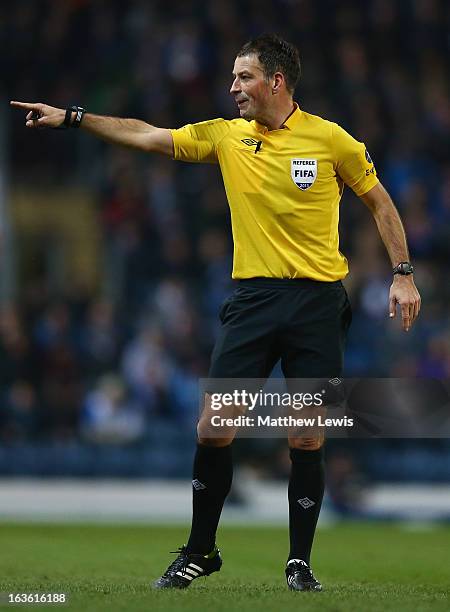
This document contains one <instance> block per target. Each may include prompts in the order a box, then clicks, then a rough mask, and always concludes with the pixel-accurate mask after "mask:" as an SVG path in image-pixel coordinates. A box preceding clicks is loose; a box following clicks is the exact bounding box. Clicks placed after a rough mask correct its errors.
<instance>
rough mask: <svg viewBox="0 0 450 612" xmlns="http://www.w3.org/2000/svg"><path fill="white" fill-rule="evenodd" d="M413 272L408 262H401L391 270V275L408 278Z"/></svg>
mask: <svg viewBox="0 0 450 612" xmlns="http://www.w3.org/2000/svg"><path fill="white" fill-rule="evenodd" d="M413 272H414V268H413V267H412V265H411V264H410V262H409V261H401V262H400V263H399V264H398V265H397V266H395V268H393V269H392V274H400V275H401V276H408V275H409V274H412V273H413Z"/></svg>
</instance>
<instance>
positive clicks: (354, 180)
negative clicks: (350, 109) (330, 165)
mask: <svg viewBox="0 0 450 612" xmlns="http://www.w3.org/2000/svg"><path fill="white" fill-rule="evenodd" d="M332 139H333V151H334V161H335V167H336V172H337V174H338V175H339V176H340V177H341V179H342V180H343V181H344V183H345V184H346V185H348V186H349V187H350V188H351V189H353V191H354V192H355V194H356V195H357V196H361V195H364V194H365V193H367V192H368V191H369V190H370V189H372V187H375V185H376V184H377V183H378V178H377V173H376V170H375V167H374V165H373V161H372V159H371V157H370V155H369V153H368V152H367V149H366V147H365V145H364V144H363V143H362V142H358V141H357V140H355V139H354V138H353V137H352V136H350V134H348V133H347V132H346V131H345V130H344V129H342V128H341V127H340V126H339V125H337V124H336V123H333V124H332Z"/></svg>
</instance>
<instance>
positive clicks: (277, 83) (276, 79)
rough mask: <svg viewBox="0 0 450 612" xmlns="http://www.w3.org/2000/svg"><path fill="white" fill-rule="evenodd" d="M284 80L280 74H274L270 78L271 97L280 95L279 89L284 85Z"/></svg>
mask: <svg viewBox="0 0 450 612" xmlns="http://www.w3.org/2000/svg"><path fill="white" fill-rule="evenodd" d="M285 84H286V83H285V80H284V76H283V73H282V72H275V74H274V75H273V77H272V95H275V94H277V93H280V91H281V89H282V88H283V86H284V85H285Z"/></svg>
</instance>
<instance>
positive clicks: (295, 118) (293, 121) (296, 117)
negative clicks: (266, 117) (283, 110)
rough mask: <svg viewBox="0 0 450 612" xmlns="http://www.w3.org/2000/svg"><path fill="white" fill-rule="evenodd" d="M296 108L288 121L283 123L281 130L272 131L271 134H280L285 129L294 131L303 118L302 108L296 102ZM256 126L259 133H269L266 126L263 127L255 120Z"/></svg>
mask: <svg viewBox="0 0 450 612" xmlns="http://www.w3.org/2000/svg"><path fill="white" fill-rule="evenodd" d="M294 107H295V108H294V110H293V111H292V113H291V114H290V115H289V116H288V118H287V119H286V121H285V122H284V123H283V125H282V127H281V128H279V129H278V130H271V132H279V131H281V130H283V129H287V130H293V129H294V128H295V126H296V125H297V124H298V122H299V121H300V118H301V116H302V111H301V110H300V107H299V105H298V104H297V102H294ZM254 124H255V128H256V130H257V131H258V132H262V133H268V132H269V130H268V129H267V127H266V126H265V125H262V123H258V121H256V120H255V121H254Z"/></svg>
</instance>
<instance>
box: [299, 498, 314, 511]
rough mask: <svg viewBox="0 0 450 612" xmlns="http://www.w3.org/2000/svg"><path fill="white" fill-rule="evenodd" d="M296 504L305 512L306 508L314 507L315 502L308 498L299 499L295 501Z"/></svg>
mask: <svg viewBox="0 0 450 612" xmlns="http://www.w3.org/2000/svg"><path fill="white" fill-rule="evenodd" d="M297 502H298V503H299V504H300V506H301V507H302V508H304V509H305V510H307V509H308V508H311V507H312V506H315V505H316V502H313V500H312V499H309V497H301V498H300V499H297Z"/></svg>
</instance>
